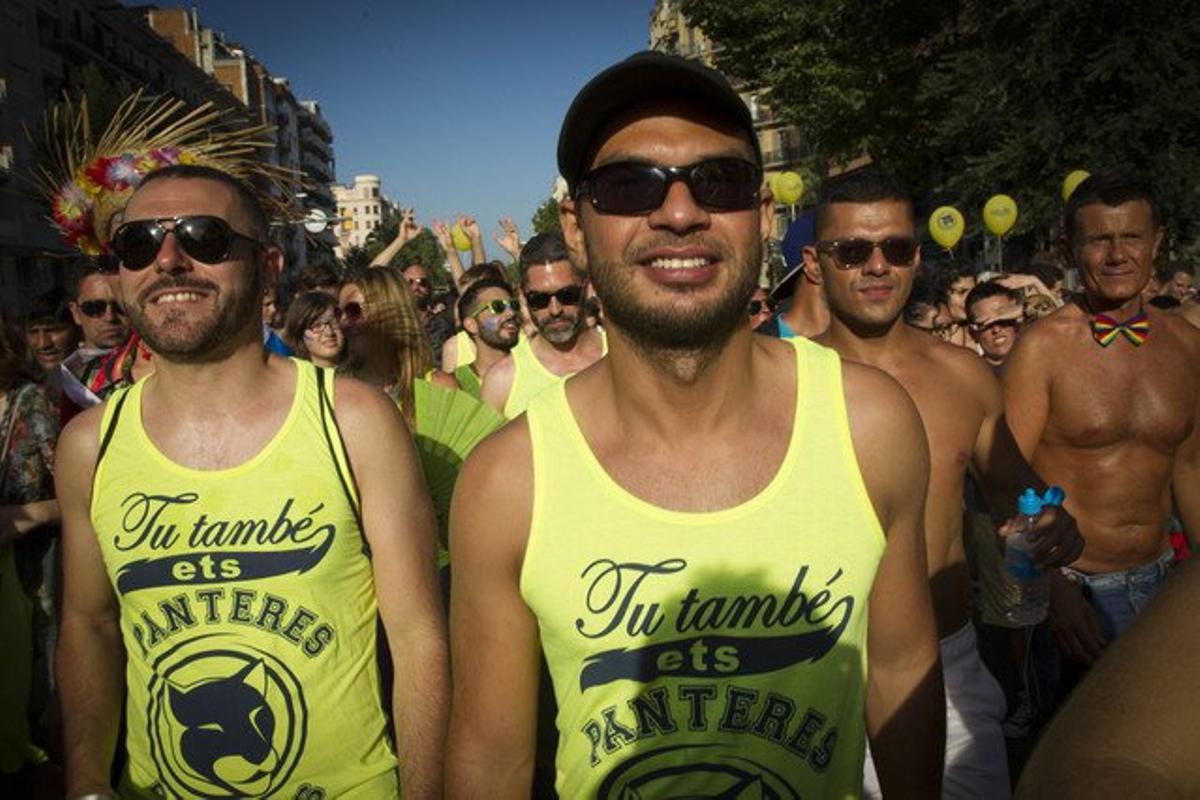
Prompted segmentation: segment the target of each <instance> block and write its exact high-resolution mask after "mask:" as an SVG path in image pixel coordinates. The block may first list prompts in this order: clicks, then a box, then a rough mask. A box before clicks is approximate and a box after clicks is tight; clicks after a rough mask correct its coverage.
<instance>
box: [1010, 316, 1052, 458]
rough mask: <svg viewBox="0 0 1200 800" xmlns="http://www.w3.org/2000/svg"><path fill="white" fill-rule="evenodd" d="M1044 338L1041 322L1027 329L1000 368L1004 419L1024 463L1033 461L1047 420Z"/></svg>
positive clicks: (1047, 387) (1048, 377) (1047, 402)
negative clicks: (1002, 373)
mask: <svg viewBox="0 0 1200 800" xmlns="http://www.w3.org/2000/svg"><path fill="white" fill-rule="evenodd" d="M1047 336H1049V332H1048V329H1047V327H1046V325H1045V323H1042V324H1041V325H1040V326H1035V327H1034V328H1031V329H1030V330H1029V331H1028V332H1027V333H1026V334H1025V335H1024V336H1023V337H1021V338H1020V339H1018V340H1017V345H1016V347H1014V348H1013V350H1012V353H1011V354H1010V355H1009V357H1008V361H1006V362H1005V365H1004V384H1003V397H1004V419H1005V421H1006V422H1007V425H1008V429H1009V431H1011V432H1012V436H1013V439H1014V440H1015V441H1016V444H1017V447H1018V448H1020V450H1021V453H1022V455H1024V457H1025V460H1026V461H1032V460H1033V454H1034V451H1036V450H1037V446H1038V443H1039V442H1040V441H1041V440H1042V435H1043V434H1044V433H1045V432H1046V423H1047V421H1048V420H1049V418H1050V376H1049V373H1048V371H1047V369H1046V359H1047V358H1049V357H1050V354H1049V353H1046V352H1043V351H1044V350H1045V345H1046V344H1047V342H1045V341H1043V340H1044V339H1046V338H1047Z"/></svg>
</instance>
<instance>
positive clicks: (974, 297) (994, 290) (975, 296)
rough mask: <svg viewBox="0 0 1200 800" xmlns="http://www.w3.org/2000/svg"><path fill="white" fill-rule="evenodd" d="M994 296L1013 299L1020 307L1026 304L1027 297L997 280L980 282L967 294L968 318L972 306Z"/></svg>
mask: <svg viewBox="0 0 1200 800" xmlns="http://www.w3.org/2000/svg"><path fill="white" fill-rule="evenodd" d="M993 297H1003V298H1005V299H1006V300H1011V301H1012V302H1014V303H1016V304H1017V306H1018V307H1023V306H1024V304H1025V298H1024V297H1022V296H1021V293H1020V292H1018V291H1016V290H1015V289H1010V288H1008V287H1007V286H1004V285H1003V284H1000V283H997V282H996V281H987V282H986V283H981V284H978V285H977V286H976V287H975V288H974V289H972V290H971V292H970V294H968V295H967V300H966V303H965V304H964V305H965V307H966V309H967V318H968V319H969V318H970V317H971V306H973V305H975V304H976V303H979V302H982V301H984V300H988V299H991V298H993Z"/></svg>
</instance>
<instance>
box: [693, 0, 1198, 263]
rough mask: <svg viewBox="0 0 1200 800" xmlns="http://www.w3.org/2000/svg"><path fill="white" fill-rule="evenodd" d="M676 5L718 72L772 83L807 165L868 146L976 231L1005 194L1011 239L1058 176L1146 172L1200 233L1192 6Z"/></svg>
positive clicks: (971, 0)
mask: <svg viewBox="0 0 1200 800" xmlns="http://www.w3.org/2000/svg"><path fill="white" fill-rule="evenodd" d="M681 5H682V8H683V10H684V13H685V14H687V15H688V16H689V18H690V19H691V20H692V21H693V22H694V23H696V24H698V25H699V26H701V27H702V28H704V30H705V31H706V32H707V33H708V35H709V36H710V37H711V38H712V39H713V40H714V41H715V42H717V43H719V45H720V47H719V48H718V50H717V51H716V60H717V64H718V66H719V67H721V68H722V69H723V70H724V71H725V72H726V73H727V74H729V75H731V76H732V77H733V78H735V79H740V80H742V81H743V82H745V83H747V84H750V85H769V86H771V87H772V88H771V91H770V94H769V96H768V97H767V98H766V100H767V102H768V103H770V104H771V105H772V107H773V108H774V109H775V110H776V111H777V112H779V113H780V114H781V115H782V116H783V117H784V118H785V119H787V120H788V121H790V122H793V123H795V124H796V125H798V126H800V128H801V130H802V131H803V133H804V135H805V137H806V143H807V145H808V147H809V149H810V151H811V156H810V165H811V166H812V167H813V168H814V170H815V171H816V172H817V173H818V174H825V173H826V172H827V171H828V169H829V167H830V166H831V165H837V164H839V163H846V162H848V161H850V160H852V159H854V158H856V157H859V156H861V155H862V154H864V153H866V154H869V155H870V156H871V157H872V158H873V159H875V160H876V161H879V162H881V163H883V165H884V166H886V167H887V168H888V169H890V170H891V171H893V172H895V173H896V174H898V175H899V176H900V177H902V178H903V179H904V180H906V181H907V182H908V183H909V184H910V185H911V186H912V187H913V188H914V190H915V192H916V194H917V196H918V198H919V200H921V201H922V202H921V205H922V207H923V208H927V207H932V206H933V205H939V204H941V203H950V204H953V205H956V206H958V207H959V208H960V210H962V211H963V213H964V215H965V216H966V217H967V219H968V229H969V230H970V229H972V228H973V229H978V226H979V224H980V222H979V220H980V216H981V209H982V206H983V203H984V201H985V200H986V199H987V198H988V197H989V196H990V195H992V194H995V193H997V192H1005V193H1007V194H1011V195H1012V196H1013V197H1014V198H1015V199H1016V201H1017V204H1018V207H1019V209H1020V219H1019V220H1018V223H1017V229H1016V232H1018V233H1019V232H1028V231H1031V230H1038V231H1039V232H1042V233H1044V232H1046V231H1047V229H1048V228H1049V227H1050V226H1051V225H1052V224H1053V223H1054V222H1056V221H1057V218H1058V215H1059V214H1060V212H1061V206H1062V201H1061V197H1060V189H1061V183H1062V179H1063V177H1064V176H1065V175H1066V174H1067V173H1068V172H1070V171H1071V170H1074V169H1087V170H1089V171H1091V172H1097V171H1099V170H1103V169H1111V168H1117V167H1120V168H1125V169H1129V170H1132V171H1136V172H1139V173H1142V174H1146V175H1149V176H1150V177H1151V178H1152V179H1153V180H1154V181H1155V183H1156V185H1157V188H1158V191H1159V193H1160V195H1161V197H1162V200H1163V205H1164V209H1165V211H1166V218H1167V221H1168V223H1169V225H1170V226H1171V227H1172V228H1173V229H1174V232H1175V233H1176V234H1177V235H1181V236H1182V237H1183V238H1185V239H1187V240H1189V241H1190V240H1195V239H1196V238H1197V237H1198V236H1200V193H1198V192H1197V191H1196V190H1195V188H1194V187H1196V186H1197V185H1200V137H1198V136H1197V133H1196V132H1197V130H1200V15H1197V14H1195V13H1183V11H1182V9H1181V6H1180V5H1179V3H1177V2H1168V1H1167V0H1145V2H1141V3H1137V4H1136V5H1130V4H1128V3H1126V2H1121V1H1120V0H1008V2H1003V3H989V2H985V1H984V0H959V1H958V2H954V1H953V0H923V1H922V2H918V1H917V0H872V1H871V2H867V0H744V2H740V3H726V2H724V0H682V3H681ZM1185 5H1190V4H1185Z"/></svg>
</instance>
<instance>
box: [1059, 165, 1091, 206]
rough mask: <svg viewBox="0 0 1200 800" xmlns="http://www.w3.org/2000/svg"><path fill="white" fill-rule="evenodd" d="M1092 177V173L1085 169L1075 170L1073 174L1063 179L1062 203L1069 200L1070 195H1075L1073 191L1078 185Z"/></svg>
mask: <svg viewBox="0 0 1200 800" xmlns="http://www.w3.org/2000/svg"><path fill="white" fill-rule="evenodd" d="M1090 177H1092V173H1090V172H1088V171H1087V170H1086V169H1077V170H1075V171H1074V172H1071V173H1068V175H1067V177H1065V178H1063V185H1062V198H1063V202H1064V203H1065V202H1067V201H1068V200H1070V199H1071V195H1073V194H1075V190H1076V189H1077V188H1079V184H1081V183H1083V182H1084V181H1086V180H1087V179H1088V178H1090Z"/></svg>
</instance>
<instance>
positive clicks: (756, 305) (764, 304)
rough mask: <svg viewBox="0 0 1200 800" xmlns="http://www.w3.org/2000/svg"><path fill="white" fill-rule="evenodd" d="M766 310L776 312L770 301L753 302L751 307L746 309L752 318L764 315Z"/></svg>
mask: <svg viewBox="0 0 1200 800" xmlns="http://www.w3.org/2000/svg"><path fill="white" fill-rule="evenodd" d="M764 308H765V309H767V310H768V311H771V312H774V311H775V304H774V303H773V302H771V301H770V300H751V301H750V305H749V306H747V307H746V310H747V311H748V312H749V314H750V316H752V317H753V316H755V315H756V314H760V313H762V310H763V309H764Z"/></svg>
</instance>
